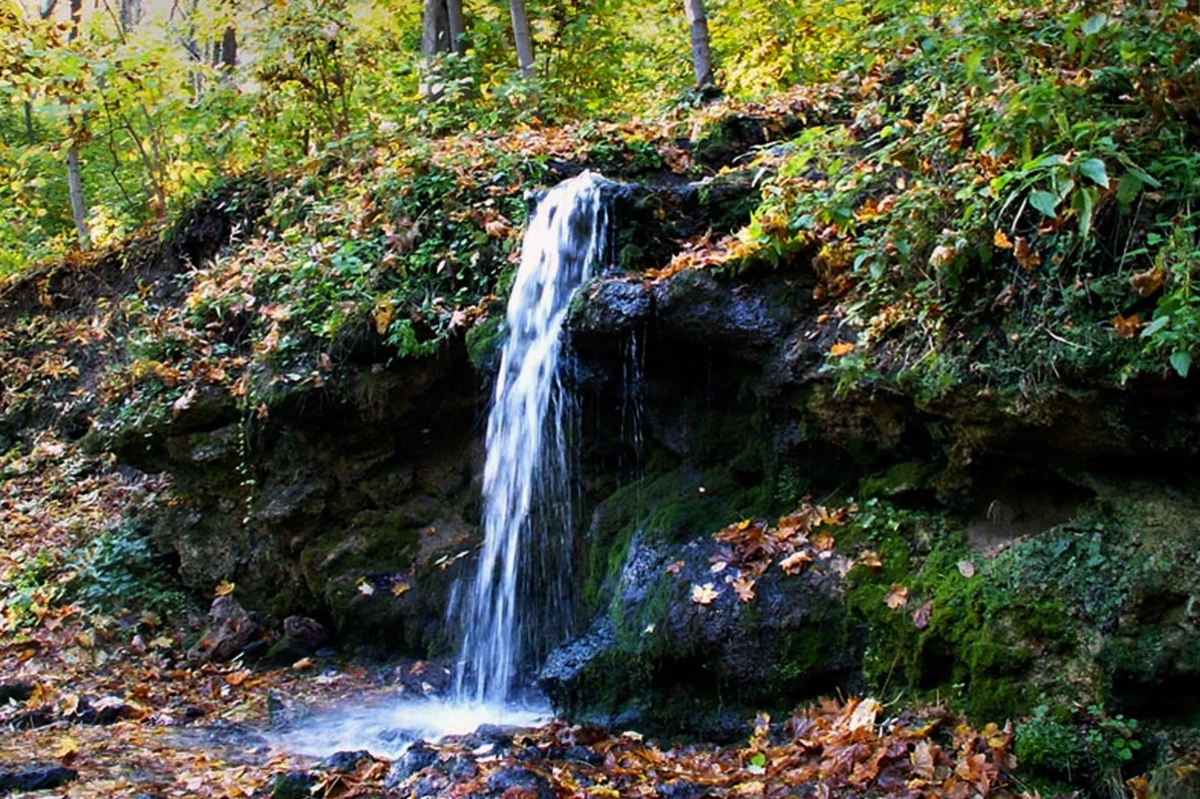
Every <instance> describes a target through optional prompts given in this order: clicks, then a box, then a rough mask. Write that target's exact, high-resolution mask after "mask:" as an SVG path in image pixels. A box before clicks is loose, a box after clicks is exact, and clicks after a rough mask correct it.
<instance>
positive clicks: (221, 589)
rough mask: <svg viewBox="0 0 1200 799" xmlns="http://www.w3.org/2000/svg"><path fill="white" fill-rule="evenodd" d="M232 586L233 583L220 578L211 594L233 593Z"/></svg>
mask: <svg viewBox="0 0 1200 799" xmlns="http://www.w3.org/2000/svg"><path fill="white" fill-rule="evenodd" d="M234 587H235V586H234V584H233V583H231V582H229V581H228V580H222V581H221V582H219V583H218V584H217V587H216V589H215V590H214V591H213V596H229V595H230V594H232V593H233V589H234Z"/></svg>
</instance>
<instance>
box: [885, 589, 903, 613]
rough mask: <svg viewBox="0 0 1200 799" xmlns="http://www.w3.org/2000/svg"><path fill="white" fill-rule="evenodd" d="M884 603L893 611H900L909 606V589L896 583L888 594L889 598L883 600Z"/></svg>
mask: <svg viewBox="0 0 1200 799" xmlns="http://www.w3.org/2000/svg"><path fill="white" fill-rule="evenodd" d="M883 603H884V604H885V605H887V606H888V607H889V608H891V609H892V610H899V609H900V608H902V607H904V606H905V605H907V604H908V589H907V588H905V587H904V586H902V585H900V584H899V583H896V584H895V585H893V586H892V589H891V590H890V591H888V592H887V596H885V597H884V598H883Z"/></svg>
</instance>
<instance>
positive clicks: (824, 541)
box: [812, 533, 834, 552]
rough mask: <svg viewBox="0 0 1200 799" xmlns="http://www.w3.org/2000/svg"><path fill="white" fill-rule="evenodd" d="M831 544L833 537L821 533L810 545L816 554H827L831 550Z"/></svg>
mask: <svg viewBox="0 0 1200 799" xmlns="http://www.w3.org/2000/svg"><path fill="white" fill-rule="evenodd" d="M833 543H834V541H833V536H831V535H830V534H829V533H821V534H820V535H818V536H817V537H816V538H814V539H813V542H812V545H813V548H814V549H816V550H817V551H818V552H828V551H829V550H831V549H833Z"/></svg>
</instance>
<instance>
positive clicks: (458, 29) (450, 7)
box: [446, 0, 467, 55]
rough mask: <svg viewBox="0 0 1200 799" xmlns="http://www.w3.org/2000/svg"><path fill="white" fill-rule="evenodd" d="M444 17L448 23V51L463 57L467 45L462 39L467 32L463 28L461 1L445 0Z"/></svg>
mask: <svg viewBox="0 0 1200 799" xmlns="http://www.w3.org/2000/svg"><path fill="white" fill-rule="evenodd" d="M446 16H447V18H448V22H449V23H450V49H451V51H453V52H455V53H457V54H458V55H463V54H464V53H466V52H467V43H466V40H465V39H464V38H463V37H464V36H465V35H466V32H467V31H466V28H465V27H464V26H463V10H462V0H446Z"/></svg>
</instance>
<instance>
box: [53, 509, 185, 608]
mask: <svg viewBox="0 0 1200 799" xmlns="http://www.w3.org/2000/svg"><path fill="white" fill-rule="evenodd" d="M67 594H68V595H69V596H70V597H71V598H73V599H76V600H78V601H81V602H83V603H84V604H85V605H87V606H88V607H90V608H92V609H94V610H98V611H101V612H105V613H114V612H122V611H123V612H133V613H145V612H149V613H154V614H157V615H160V616H164V617H174V616H177V615H179V614H180V613H183V612H184V611H186V610H188V609H190V608H192V607H193V606H194V605H195V602H194V600H193V599H192V598H191V597H190V596H189V595H188V594H186V593H185V592H184V591H183V590H182V589H181V588H180V587H179V584H178V582H177V579H176V578H175V576H174V573H173V571H172V568H171V564H170V561H169V560H168V559H166V558H164V556H163V555H162V554H160V553H159V552H157V551H156V550H155V548H154V546H153V544H152V543H151V542H150V540H149V539H148V538H147V536H146V534H145V532H144V531H143V530H141V529H140V528H139V526H138V524H137V523H136V521H133V520H128V519H127V520H125V521H124V522H122V523H121V524H119V525H117V526H116V527H113V528H112V529H110V530H107V531H105V532H104V533H102V534H101V535H99V536H98V537H97V538H96V539H95V540H94V541H93V542H92V544H91V545H90V546H89V547H88V549H87V550H86V551H85V552H83V553H82V556H81V558H80V566H79V571H78V574H77V576H76V577H75V579H74V580H73V581H72V582H71V583H70V584H69V585H68V586H67Z"/></svg>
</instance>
